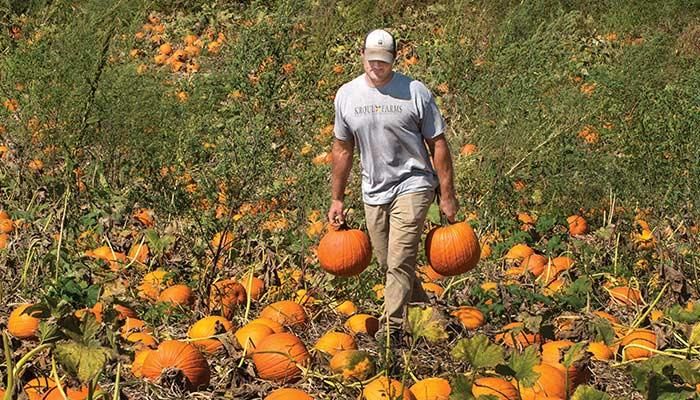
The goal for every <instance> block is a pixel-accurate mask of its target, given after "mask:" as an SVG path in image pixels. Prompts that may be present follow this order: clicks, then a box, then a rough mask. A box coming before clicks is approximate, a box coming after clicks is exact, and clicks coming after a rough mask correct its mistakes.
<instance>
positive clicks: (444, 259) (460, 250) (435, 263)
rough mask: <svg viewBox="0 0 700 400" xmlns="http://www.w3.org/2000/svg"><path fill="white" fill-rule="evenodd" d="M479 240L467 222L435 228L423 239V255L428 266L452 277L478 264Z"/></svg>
mask: <svg viewBox="0 0 700 400" xmlns="http://www.w3.org/2000/svg"><path fill="white" fill-rule="evenodd" d="M480 253H481V249H480V247H479V240H478V239H477V237H476V234H475V233H474V230H473V229H472V227H471V225H469V223H468V222H466V221H465V222H458V223H456V224H452V225H448V226H442V227H435V228H433V229H431V230H430V232H428V235H427V236H426V238H425V254H426V256H427V257H428V262H429V263H430V266H431V267H433V269H434V270H435V272H437V273H438V274H440V275H443V276H454V275H459V274H462V273H465V272H467V271H469V270H472V269H474V267H476V264H477V263H478V262H479V258H480Z"/></svg>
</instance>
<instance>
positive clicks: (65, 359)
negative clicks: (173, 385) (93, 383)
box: [56, 342, 112, 383]
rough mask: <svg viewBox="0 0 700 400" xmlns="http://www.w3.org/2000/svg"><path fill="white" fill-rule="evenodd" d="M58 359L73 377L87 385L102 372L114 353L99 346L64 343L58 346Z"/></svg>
mask: <svg viewBox="0 0 700 400" xmlns="http://www.w3.org/2000/svg"><path fill="white" fill-rule="evenodd" d="M56 358H57V359H58V362H59V363H61V365H63V367H65V368H66V370H67V371H68V372H69V373H70V374H71V375H73V376H75V377H77V378H78V379H79V380H80V381H81V382H82V383H87V382H89V381H90V380H92V379H93V378H95V377H96V376H97V374H99V373H100V371H102V369H103V368H104V366H105V364H106V363H107V361H108V360H110V359H111V358H112V352H111V350H110V349H108V348H106V347H102V346H100V345H99V344H91V345H84V344H82V343H77V342H64V343H59V344H57V345H56Z"/></svg>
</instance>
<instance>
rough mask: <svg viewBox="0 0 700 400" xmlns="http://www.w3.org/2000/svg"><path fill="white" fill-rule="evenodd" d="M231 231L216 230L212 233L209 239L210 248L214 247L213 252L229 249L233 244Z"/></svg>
mask: <svg viewBox="0 0 700 400" xmlns="http://www.w3.org/2000/svg"><path fill="white" fill-rule="evenodd" d="M233 240H234V237H233V233H231V232H226V233H224V232H216V233H215V234H214V237H213V238H212V239H211V242H209V244H211V247H212V249H214V252H217V251H219V250H220V251H222V252H227V251H229V250H231V247H232V246H233Z"/></svg>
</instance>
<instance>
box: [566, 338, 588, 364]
mask: <svg viewBox="0 0 700 400" xmlns="http://www.w3.org/2000/svg"><path fill="white" fill-rule="evenodd" d="M586 344H587V343H585V342H579V343H574V344H573V345H572V346H571V347H569V349H568V350H567V351H566V353H564V357H563V358H562V360H561V364H562V365H563V366H565V367H567V368H569V367H570V366H572V365H574V364H575V363H576V362H578V361H580V360H581V359H583V358H584V357H585V356H586V351H585V347H586Z"/></svg>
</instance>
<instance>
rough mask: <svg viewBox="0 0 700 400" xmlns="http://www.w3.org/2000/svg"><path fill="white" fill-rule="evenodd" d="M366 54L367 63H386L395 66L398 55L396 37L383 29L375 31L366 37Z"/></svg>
mask: <svg viewBox="0 0 700 400" xmlns="http://www.w3.org/2000/svg"><path fill="white" fill-rule="evenodd" d="M364 54H365V59H366V60H367V61H384V62H385V63H389V64H393V63H394V57H395V55H396V42H395V41H394V37H393V36H391V34H390V33H389V32H387V31H385V30H383V29H375V30H373V31H372V32H370V33H368V34H367V37H365V48H364Z"/></svg>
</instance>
